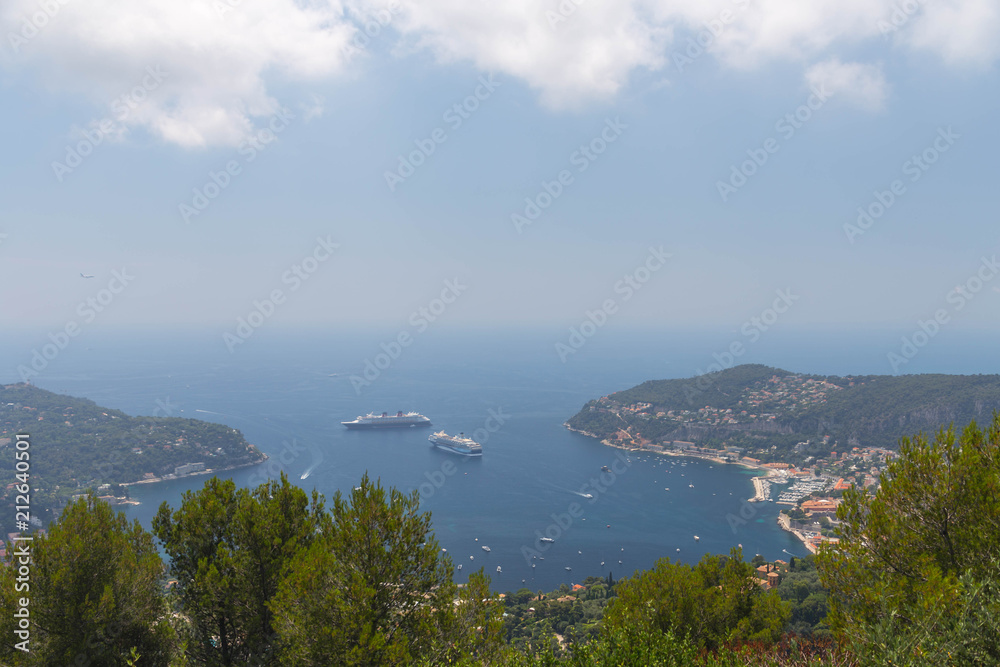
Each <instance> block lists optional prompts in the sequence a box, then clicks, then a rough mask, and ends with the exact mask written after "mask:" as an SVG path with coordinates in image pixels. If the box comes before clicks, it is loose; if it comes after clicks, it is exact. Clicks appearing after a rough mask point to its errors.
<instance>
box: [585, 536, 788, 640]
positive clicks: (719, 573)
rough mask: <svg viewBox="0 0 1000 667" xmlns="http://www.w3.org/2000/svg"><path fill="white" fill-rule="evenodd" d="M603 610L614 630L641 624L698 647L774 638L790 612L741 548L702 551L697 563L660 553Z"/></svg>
mask: <svg viewBox="0 0 1000 667" xmlns="http://www.w3.org/2000/svg"><path fill="white" fill-rule="evenodd" d="M617 592H618V598H617V599H615V600H614V601H613V602H612V603H611V605H610V607H609V609H608V613H607V614H605V618H604V622H605V625H606V626H607V627H608V628H609V629H610V630H612V631H615V630H621V631H625V630H626V629H633V628H640V629H648V630H651V631H652V630H658V631H660V632H661V633H668V632H670V633H673V634H675V635H677V636H683V637H687V638H688V639H689V641H690V642H691V643H692V644H693V645H694V646H696V647H698V648H709V649H715V648H717V647H719V646H721V645H723V644H726V643H732V642H737V641H752V640H761V641H767V642H774V641H777V640H778V638H779V637H781V633H782V629H783V628H784V625H785V622H786V620H787V619H788V617H789V615H790V613H791V612H790V610H789V608H788V605H787V604H786V603H783V602H782V601H781V598H780V597H779V596H778V594H777V593H775V592H773V591H765V590H763V589H762V588H761V586H760V583H759V580H758V579H757V576H756V572H755V570H754V568H753V566H752V565H750V564H749V563H746V562H744V561H743V554H742V552H741V551H740V549H733V550H732V551H731V552H730V554H729V556H728V557H727V556H712V555H706V556H705V557H704V558H702V560H701V562H699V563H698V564H697V565H695V566H693V567H692V566H690V565H685V564H682V563H671V562H670V559H668V558H663V559H660V560H659V561H657V563H656V565H654V566H653V569H652V570H649V571H647V572H643V573H641V574H639V575H638V576H637V577H635V578H633V579H626V580H623V581H622V582H620V583H619V584H618V588H617Z"/></svg>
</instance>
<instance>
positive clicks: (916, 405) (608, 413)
mask: <svg viewBox="0 0 1000 667" xmlns="http://www.w3.org/2000/svg"><path fill="white" fill-rule="evenodd" d="M998 410H1000V375H931V374H928V375H899V376H892V375H855V376H847V377H837V376H822V375H806V374H802V373H792V372H789V371H786V370H782V369H779V368H771V367H769V366H763V365H759V364H746V365H741V366H736V367H733V368H729V369H726V370H722V371H719V372H716V373H708V374H705V375H701V376H698V377H694V378H688V379H677V380H652V381H648V382H644V383H642V384H640V385H638V386H636V387H632V388H631V389H626V390H624V391H619V392H615V393H613V394H609V395H607V396H603V397H601V398H598V399H595V400H592V401H590V402H588V403H587V404H586V405H585V406H584V407H583V409H582V410H581V411H580V412H579V413H577V414H576V415H574V416H573V417H572V418H570V419H569V421H568V422H567V426H568V427H570V428H571V429H573V430H576V431H580V432H584V433H586V434H588V435H592V436H594V437H597V438H600V439H601V440H605V441H608V442H609V443H612V444H620V445H624V446H648V445H653V446H654V447H655V446H656V445H663V444H669V443H677V442H680V443H684V444H685V445H687V444H692V443H693V444H696V445H698V446H700V447H712V448H722V447H730V448H733V449H738V450H741V453H743V454H745V455H748V456H752V457H754V458H755V459H759V460H760V461H782V462H787V463H791V464H798V465H801V464H802V463H809V462H810V461H809V459H810V458H815V459H819V458H821V457H825V456H829V455H830V454H831V450H837V451H841V452H842V451H845V450H848V449H853V448H855V447H859V448H861V447H864V448H869V447H871V448H885V449H896V447H897V444H898V441H899V439H900V438H902V437H904V436H912V435H913V434H914V433H917V432H920V431H923V432H925V433H927V434H928V435H930V434H933V433H934V432H936V431H937V430H938V429H940V428H942V427H947V426H948V425H949V424H954V426H955V427H956V428H957V429H960V428H963V427H964V426H966V425H967V424H968V423H970V422H972V421H977V422H979V423H983V422H986V421H990V420H991V418H992V414H993V412H994V411H998Z"/></svg>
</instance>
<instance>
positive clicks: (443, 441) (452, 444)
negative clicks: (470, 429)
mask: <svg viewBox="0 0 1000 667" xmlns="http://www.w3.org/2000/svg"><path fill="white" fill-rule="evenodd" d="M427 439H428V440H429V441H430V443H431V444H432V445H434V446H435V447H437V448H438V449H443V450H444V451H446V452H451V453H452V454H461V455H462V456H482V455H483V447H482V445H480V444H479V443H478V442H476V441H475V440H473V439H472V438H466V437H465V434H464V433H459V434H458V435H448V434H447V433H445V432H444V431H438V432H437V433H432V434H431V435H430V436H429V437H428V438H427Z"/></svg>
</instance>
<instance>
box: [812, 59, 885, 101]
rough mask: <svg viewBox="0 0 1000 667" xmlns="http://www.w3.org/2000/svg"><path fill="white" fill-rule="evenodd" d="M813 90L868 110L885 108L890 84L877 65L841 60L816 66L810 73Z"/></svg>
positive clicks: (831, 60) (832, 60)
mask: <svg viewBox="0 0 1000 667" xmlns="http://www.w3.org/2000/svg"><path fill="white" fill-rule="evenodd" d="M806 82H807V83H808V84H809V87H810V88H815V89H823V90H826V91H827V92H828V93H829V94H830V95H832V96H834V97H836V98H838V99H841V100H845V101H847V102H850V103H851V104H854V105H855V106H858V107H860V108H862V109H865V110H867V111H880V110H881V109H883V108H884V107H885V99H886V96H887V95H888V88H889V87H888V84H886V82H885V76H884V75H883V74H882V68H881V67H879V66H877V65H865V64H862V63H842V62H840V60H838V59H837V58H831V59H830V60H827V61H824V62H821V63H818V64H816V65H813V66H812V67H810V68H809V69H808V70H806Z"/></svg>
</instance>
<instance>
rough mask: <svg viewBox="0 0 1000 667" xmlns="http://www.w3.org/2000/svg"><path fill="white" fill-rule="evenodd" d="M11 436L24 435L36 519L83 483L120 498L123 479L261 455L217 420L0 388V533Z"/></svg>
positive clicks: (10, 496) (9, 491)
mask: <svg viewBox="0 0 1000 667" xmlns="http://www.w3.org/2000/svg"><path fill="white" fill-rule="evenodd" d="M17 434H28V436H29V439H28V442H29V443H30V445H29V448H28V452H29V455H30V458H29V460H28V461H29V463H30V468H29V470H28V472H29V475H30V477H29V484H30V487H31V503H30V504H31V515H32V517H33V518H34V517H37V518H38V519H41V521H42V522H43V523H48V521H49V520H50V519H51V518H53V517H54V516H57V515H58V511H57V510H58V508H60V507H62V506H63V505H64V504H65V503H66V501H67V500H69V499H70V498H71V497H72V496H74V495H76V494H80V493H85V492H86V491H88V490H90V489H93V490H94V491H98V492H99V495H106V496H107V497H109V498H111V499H112V501H114V497H117V498H119V499H121V498H123V497H127V495H128V492H127V489H126V488H124V485H128V484H134V483H141V482H144V481H146V482H148V481H156V480H159V479H164V478H172V477H180V476H184V475H189V474H198V473H204V472H210V471H213V470H223V469H229V468H237V467H242V466H248V465H253V464H256V463H260V462H261V461H264V460H265V459H266V458H267V457H266V456H265V455H264V454H262V453H261V452H260V451H259V450H258V449H257V448H256V447H254V446H253V445H251V444H250V443H248V442H247V441H246V439H245V438H244V437H243V434H242V433H240V432H239V431H238V430H236V429H233V428H230V427H228V426H224V425H222V424H213V423H210V422H204V421H200V420H197V419H183V418H178V417H131V416H129V415H127V414H125V413H124V412H122V411H120V410H113V409H111V408H104V407H101V406H99V405H97V404H96V403H94V402H93V401H90V400H87V399H82V398H74V397H72V396H64V395H61V394H55V393H53V392H50V391H46V390H44V389H39V388H38V387H35V386H33V385H31V384H23V383H22V384H11V385H6V386H0V480H3V482H2V483H0V505H2V506H3V507H4V508H5V509H3V510H2V516H0V528H2V529H3V533H4V534H5V533H6V532H10V531H12V530H13V527H12V524H13V521H14V504H15V489H14V488H13V484H14V482H15V481H16V478H15V475H16V474H17V472H18V470H16V469H15V463H16V462H15V448H16V444H15V443H16V440H17V438H16V436H17ZM22 468H23V464H22ZM22 502H23V501H22ZM36 527H37V526H36Z"/></svg>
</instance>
